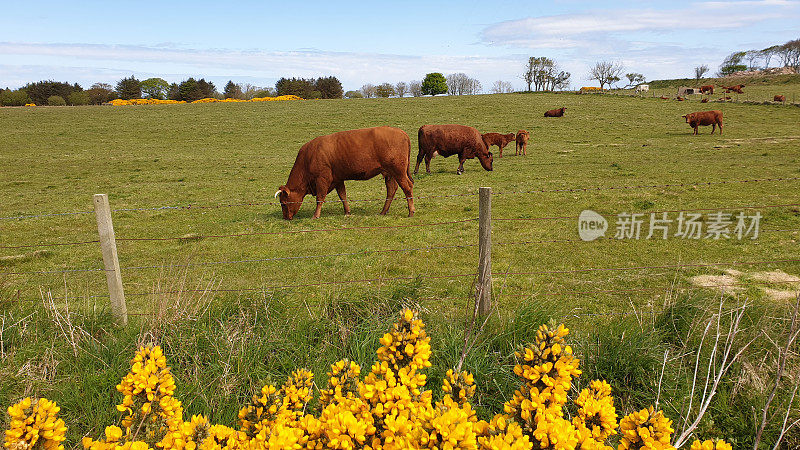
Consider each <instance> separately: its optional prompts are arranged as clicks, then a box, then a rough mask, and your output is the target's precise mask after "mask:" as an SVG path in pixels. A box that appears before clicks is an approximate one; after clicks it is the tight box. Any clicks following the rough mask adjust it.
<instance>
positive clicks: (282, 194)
mask: <svg viewBox="0 0 800 450" xmlns="http://www.w3.org/2000/svg"><path fill="white" fill-rule="evenodd" d="M303 197H305V193H304V192H303V193H301V192H299V191H291V190H289V188H287V187H286V186H281V187H279V188H278V192H276V193H275V198H277V199H280V201H281V209H282V210H283V218H284V220H292V218H293V217H294V215H295V214H297V211H298V210H299V209H300V205H302V204H303Z"/></svg>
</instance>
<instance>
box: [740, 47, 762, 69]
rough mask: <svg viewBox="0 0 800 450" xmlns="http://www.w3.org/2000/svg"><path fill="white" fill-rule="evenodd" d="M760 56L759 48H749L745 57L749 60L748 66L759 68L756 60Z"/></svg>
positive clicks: (749, 67)
mask: <svg viewBox="0 0 800 450" xmlns="http://www.w3.org/2000/svg"><path fill="white" fill-rule="evenodd" d="M760 58H761V52H760V51H759V50H748V51H746V52H745V54H744V59H745V60H747V68H748V69H750V70H753V69H757V68H758V66H757V64H756V61H758V60H759V59H760Z"/></svg>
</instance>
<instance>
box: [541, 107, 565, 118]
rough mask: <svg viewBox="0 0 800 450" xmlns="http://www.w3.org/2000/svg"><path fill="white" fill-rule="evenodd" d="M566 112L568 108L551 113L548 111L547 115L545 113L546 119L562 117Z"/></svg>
mask: <svg viewBox="0 0 800 450" xmlns="http://www.w3.org/2000/svg"><path fill="white" fill-rule="evenodd" d="M566 110H567V108H558V109H551V110H550V111H547V112H546V113H544V116H545V117H562V116H563V115H564V112H565V111H566Z"/></svg>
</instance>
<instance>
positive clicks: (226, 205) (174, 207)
mask: <svg viewBox="0 0 800 450" xmlns="http://www.w3.org/2000/svg"><path fill="white" fill-rule="evenodd" d="M797 180H800V177H772V178H752V179H745V180H721V181H703V182H686V183H666V184H638V185H622V186H588V187H574V188H558V189H532V190H520V191H513V190H512V191H497V192H493V194H494V195H519V194H540V193H557V192H590V191H606V190H630V189H649V188H668V187H686V186H691V187H701V186H712V185H720V184H735V183H760V182H776V181H797ZM477 195H478V193H477V192H466V193H459V194H445V195H423V196H415V197H413V199H415V200H427V199H439V198H457V197H474V196H477ZM403 199H407V198H406V197H399V198H396V200H403ZM347 201H348V202H352V203H360V202H383V201H386V198H385V197H382V198H368V199H353V200H351V199H348V200H347ZM312 202H313V200H312ZM341 202H343V200H341V199H336V198H332V199H327V198H326V199H325V200H324V201H322V202H320V203H341ZM288 203H303V202H288ZM267 205H269V206H280V205H281V203H280V202H274V201H267V202H241V203H221V204H216V205H193V204H188V205H164V206H153V207H141V208H117V209H112V210H111V211H112V212H138V211H162V210H165V211H169V210H172V211H177V210H186V211H188V210H201V209H218V208H232V207H248V206H267ZM91 213H94V211H75V212H61V213H42V214H27V215H19V216H10V217H0V220H13V219H32V218H39V217H50V216H66V215H76V214H91Z"/></svg>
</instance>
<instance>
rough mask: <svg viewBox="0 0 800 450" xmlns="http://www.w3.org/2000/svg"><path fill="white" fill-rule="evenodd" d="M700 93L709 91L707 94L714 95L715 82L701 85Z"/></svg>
mask: <svg viewBox="0 0 800 450" xmlns="http://www.w3.org/2000/svg"><path fill="white" fill-rule="evenodd" d="M700 93H701V94H706V93H707V94H711V95H714V85H713V84H707V85H705V86H700Z"/></svg>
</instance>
